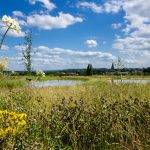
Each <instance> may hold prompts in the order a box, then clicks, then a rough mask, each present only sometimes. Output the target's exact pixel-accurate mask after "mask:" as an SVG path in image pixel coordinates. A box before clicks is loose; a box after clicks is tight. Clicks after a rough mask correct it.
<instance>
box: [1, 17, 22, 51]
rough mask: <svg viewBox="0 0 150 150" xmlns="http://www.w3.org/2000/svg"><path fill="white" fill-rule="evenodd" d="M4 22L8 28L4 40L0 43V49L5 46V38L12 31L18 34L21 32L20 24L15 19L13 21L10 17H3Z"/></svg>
mask: <svg viewBox="0 0 150 150" xmlns="http://www.w3.org/2000/svg"><path fill="white" fill-rule="evenodd" d="M2 22H3V23H5V25H6V26H7V29H6V32H5V33H4V35H3V37H2V40H1V43H0V49H1V48H2V44H3V41H4V39H5V36H6V34H7V33H8V31H9V30H10V29H11V30H13V31H16V32H18V33H19V32H20V31H21V28H20V25H19V23H18V22H17V21H16V20H15V19H12V18H11V17H10V16H6V15H4V16H3V17H2Z"/></svg>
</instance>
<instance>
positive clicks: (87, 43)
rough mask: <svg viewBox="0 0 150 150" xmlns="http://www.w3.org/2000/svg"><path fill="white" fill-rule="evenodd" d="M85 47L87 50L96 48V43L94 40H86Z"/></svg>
mask: <svg viewBox="0 0 150 150" xmlns="http://www.w3.org/2000/svg"><path fill="white" fill-rule="evenodd" d="M85 45H86V46H87V47H89V48H92V47H97V45H98V44H97V41H96V40H92V39H91V40H86V41H85Z"/></svg>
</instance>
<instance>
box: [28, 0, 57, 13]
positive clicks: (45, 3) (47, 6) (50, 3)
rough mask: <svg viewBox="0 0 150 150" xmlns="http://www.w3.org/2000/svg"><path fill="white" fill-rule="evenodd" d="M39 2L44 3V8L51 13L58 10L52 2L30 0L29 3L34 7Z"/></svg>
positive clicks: (47, 0) (48, 0)
mask: <svg viewBox="0 0 150 150" xmlns="http://www.w3.org/2000/svg"><path fill="white" fill-rule="evenodd" d="M37 2H40V3H42V4H43V5H42V6H43V7H45V8H47V9H48V10H50V11H51V10H53V9H54V8H56V6H55V4H54V3H52V2H51V1H50V0H29V3H30V4H32V5H35V4H36V3H37Z"/></svg>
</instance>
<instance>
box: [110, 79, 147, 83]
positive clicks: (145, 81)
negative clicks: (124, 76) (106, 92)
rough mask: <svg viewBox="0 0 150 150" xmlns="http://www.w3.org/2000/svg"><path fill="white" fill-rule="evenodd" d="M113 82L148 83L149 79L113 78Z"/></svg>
mask: <svg viewBox="0 0 150 150" xmlns="http://www.w3.org/2000/svg"><path fill="white" fill-rule="evenodd" d="M113 82H114V83H150V80H142V79H141V80H134V79H130V80H113Z"/></svg>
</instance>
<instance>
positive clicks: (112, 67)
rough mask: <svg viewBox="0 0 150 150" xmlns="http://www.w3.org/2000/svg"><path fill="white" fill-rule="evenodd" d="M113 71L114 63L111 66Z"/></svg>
mask: <svg viewBox="0 0 150 150" xmlns="http://www.w3.org/2000/svg"><path fill="white" fill-rule="evenodd" d="M111 70H112V71H114V70H115V67H114V63H112V65H111Z"/></svg>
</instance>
